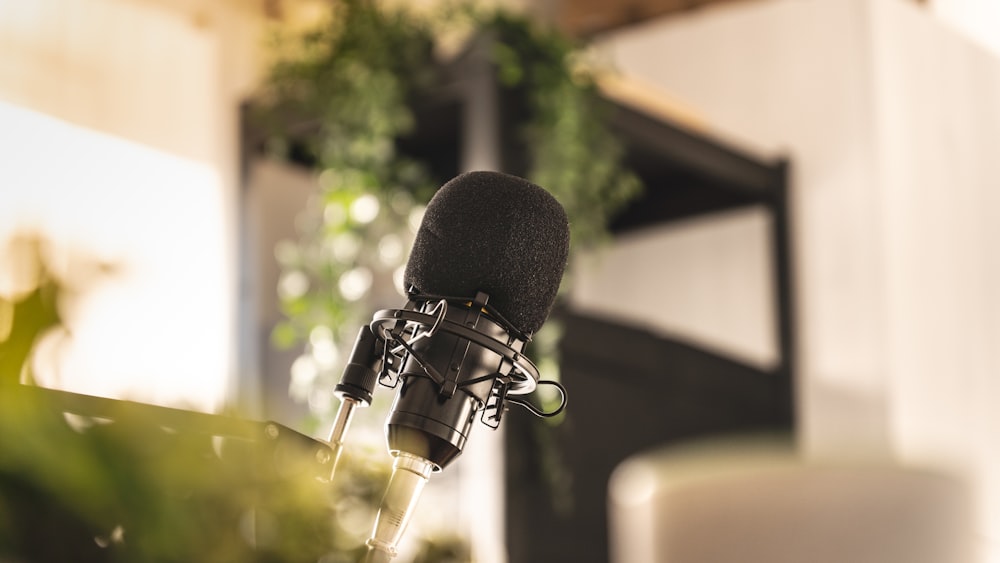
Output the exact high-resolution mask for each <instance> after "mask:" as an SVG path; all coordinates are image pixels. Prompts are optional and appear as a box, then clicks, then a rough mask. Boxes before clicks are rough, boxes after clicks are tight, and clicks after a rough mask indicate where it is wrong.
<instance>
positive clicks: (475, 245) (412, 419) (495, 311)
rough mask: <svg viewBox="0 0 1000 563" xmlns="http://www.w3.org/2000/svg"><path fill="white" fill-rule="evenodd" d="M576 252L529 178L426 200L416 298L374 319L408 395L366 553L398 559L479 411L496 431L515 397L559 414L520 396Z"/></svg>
mask: <svg viewBox="0 0 1000 563" xmlns="http://www.w3.org/2000/svg"><path fill="white" fill-rule="evenodd" d="M568 254H569V223H568V220H567V217H566V213H565V211H564V210H563V208H562V206H561V205H560V204H559V203H558V202H557V201H556V199H555V198H554V197H553V196H552V195H551V194H549V193H548V192H547V191H545V190H544V189H542V188H541V187H539V186H537V185H535V184H533V183H531V182H529V181H527V180H525V179H523V178H519V177H516V176H511V175H508V174H502V173H498V172H470V173H466V174H462V175H460V176H458V177H456V178H454V179H453V180H451V181H449V182H448V183H446V184H445V185H443V186H442V187H441V188H440V189H439V190H438V191H437V193H436V194H435V195H434V197H433V198H432V199H431V201H430V202H429V203H428V205H427V208H426V211H425V213H424V217H423V221H422V223H421V225H420V228H419V229H418V231H417V234H416V238H415V240H414V244H413V249H412V251H411V254H410V258H409V260H408V262H407V264H406V270H405V274H404V283H405V285H406V288H407V294H408V301H407V304H406V306H405V307H404V308H403V309H391V310H383V311H379V312H377V313H375V315H374V317H373V320H372V323H371V325H370V328H371V331H372V333H373V334H374V335H376V336H377V337H378V338H379V340H380V341H382V342H384V343H385V344H384V346H383V364H382V366H381V367H382V371H383V375H382V383H383V384H386V385H389V386H395V387H398V392H397V395H396V398H395V401H394V403H393V405H392V408H391V410H390V413H389V416H388V418H387V420H386V442H387V445H388V449H389V452H390V453H391V454H392V455H393V457H394V458H395V459H394V463H393V472H392V476H391V477H390V482H389V485H388V488H387V490H386V493H385V497H384V498H383V501H382V504H381V506H380V509H379V513H378V515H377V517H376V523H375V526H374V529H373V532H372V536H371V538H370V539H369V540H368V545H369V554H368V559H367V560H368V561H371V562H374V561H387V560H389V559H391V558H392V557H393V556H394V554H395V549H396V544H397V543H398V541H399V539H400V537H401V535H402V532H403V530H404V529H405V527H406V524H407V522H408V520H409V518H410V516H411V515H412V511H413V508H414V506H415V503H416V499H417V497H418V496H419V493H420V491H421V489H422V488H423V485H424V484H425V483H426V482H427V479H428V478H429V476H430V474H431V473H433V472H436V471H440V470H441V469H443V468H444V467H446V466H447V465H448V464H449V463H451V462H452V461H453V460H454V459H455V458H457V457H458V456H459V455H460V454H461V453H462V450H463V448H464V447H465V443H466V441H467V440H468V437H469V433H470V431H471V428H472V426H473V424H474V422H475V420H476V419H477V418H481V419H482V420H483V422H485V423H486V424H487V425H489V426H492V427H494V428H496V427H497V426H498V425H499V422H500V418H501V417H502V415H503V413H504V412H505V411H506V409H507V404H508V403H515V404H520V405H522V406H526V407H527V408H529V410H532V411H534V412H535V413H536V414H543V415H545V414H547V415H550V414H554V413H540V412H538V410H537V409H534V408H533V407H531V406H530V404H529V403H527V402H526V401H524V400H523V399H520V398H519V397H521V396H523V395H527V394H528V393H531V392H532V391H533V390H534V389H535V387H536V386H537V385H538V384H539V383H540V382H539V375H538V370H537V368H536V367H535V366H534V364H533V363H532V362H531V361H530V360H529V359H528V358H527V357H526V356H524V354H523V350H524V347H525V345H526V344H527V342H528V341H530V340H531V337H532V335H533V334H534V333H535V332H536V331H537V330H538V329H539V328H541V326H542V324H543V323H544V322H545V320H546V318H547V317H548V315H549V313H550V311H551V309H552V306H553V303H554V302H555V298H556V294H557V293H558V290H559V284H560V281H561V280H562V276H563V271H564V270H565V267H566V260H567V257H568ZM541 383H552V382H541ZM556 386H557V387H558V388H559V390H560V392H562V391H563V390H562V388H561V386H558V384H556ZM562 404H563V405H565V393H564V392H563V401H562ZM561 408H562V407H561V406H560V408H559V410H561Z"/></svg>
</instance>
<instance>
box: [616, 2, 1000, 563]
mask: <svg viewBox="0 0 1000 563" xmlns="http://www.w3.org/2000/svg"><path fill="white" fill-rule="evenodd" d="M944 4H947V2H941V6H942V7H943V6H944ZM996 25H997V22H993V27H992V28H991V29H996ZM602 48H603V51H604V52H605V53H606V54H607V56H608V57H609V58H610V59H611V60H613V61H614V63H615V64H616V65H617V66H618V68H619V69H621V70H622V71H623V72H624V73H625V74H626V75H629V76H635V77H638V78H641V79H642V80H644V81H645V82H647V83H650V84H653V85H655V86H656V87H657V88H660V89H662V90H664V91H666V92H669V93H670V94H671V95H672V96H675V97H678V98H680V99H682V100H683V101H684V102H685V104H686V105H687V106H688V107H693V108H697V109H698V111H699V112H700V113H701V115H700V119H701V120H702V122H704V123H706V124H707V126H708V127H709V128H711V130H712V132H713V133H714V134H721V135H724V136H725V137H728V138H730V139H733V140H736V141H737V142H739V143H742V144H744V145H745V146H749V147H751V148H753V149H754V150H760V151H762V152H764V153H765V154H772V155H778V154H787V155H788V156H789V157H790V158H791V162H792V167H791V183H792V190H793V191H792V205H793V220H794V231H793V232H794V239H793V244H794V267H795V287H796V298H797V308H798V318H797V319H796V321H797V334H798V342H799V350H798V365H797V369H798V375H799V378H800V380H799V387H798V392H799V396H798V401H799V403H798V404H799V427H800V430H801V439H802V444H801V445H802V446H803V449H804V451H805V452H806V453H807V454H809V455H810V456H811V457H813V458H827V459H829V458H834V459H836V458H841V459H842V458H858V457H863V458H872V457H876V458H879V457H881V458H891V459H893V460H896V461H902V462H907V463H913V462H917V463H921V464H930V465H937V466H944V467H946V468H948V469H950V470H952V471H955V472H957V473H959V474H961V475H962V476H964V477H967V478H968V479H970V481H971V482H972V484H973V485H974V486H975V488H976V489H975V490H976V496H977V498H978V499H979V500H980V507H979V514H978V519H977V530H976V532H977V533H978V534H980V536H981V538H982V544H981V546H980V547H981V548H982V551H983V554H984V560H988V561H995V560H1000V551H998V550H1000V494H998V490H1000V458H998V454H997V453H996V452H997V449H996V447H995V440H996V437H997V436H998V435H1000V434H998V430H1000V414H997V413H1000V409H997V408H995V406H994V405H992V404H991V403H992V402H993V401H994V400H996V399H995V398H996V397H1000V377H997V369H998V367H1000V346H998V344H1000V298H998V297H997V294H996V291H995V289H994V288H995V287H997V286H998V282H1000V277H998V276H1000V255H998V254H997V253H996V252H995V250H994V241H995V240H997V239H998V238H1000V221H998V219H1000V217H998V216H997V215H998V213H1000V205H998V201H997V198H998V197H1000V194H998V192H997V190H996V184H997V178H998V177H1000V160H998V159H996V158H995V156H994V154H993V153H994V152H995V150H996V148H997V147H1000V104H998V102H997V100H1000V58H998V56H997V55H996V54H994V53H992V52H991V51H990V50H988V49H986V48H984V47H983V46H982V44H981V42H980V41H978V40H973V39H969V38H968V37H966V36H965V35H964V34H963V33H962V32H960V31H959V28H958V27H957V26H956V25H954V23H953V22H942V21H941V19H940V18H939V17H938V16H937V14H936V11H935V9H930V8H927V7H920V6H919V5H917V4H915V3H913V2H906V1H904V0H811V1H795V0H769V1H761V2H747V3H734V4H725V5H721V6H718V7H714V8H711V9H704V10H699V11H695V12H692V13H689V14H683V15H678V16H675V17H672V18H669V19H666V20H663V21H658V22H649V23H647V24H644V25H641V26H637V27H636V28H633V29H627V30H622V31H620V32H616V33H614V34H612V35H610V36H608V37H605V38H604V39H603V40H602ZM664 236H669V233H664ZM726 244H727V248H730V250H727V252H739V250H738V249H742V250H743V251H745V252H751V253H752V252H755V247H756V245H758V243H757V242H755V241H754V240H753V239H747V240H738V239H733V240H730V241H728V242H727V243H726ZM733 248H735V249H737V250H733ZM697 250H698V249H697V248H693V249H690V250H689V252H690V253H691V254H692V255H694V254H696V253H697ZM701 250H702V251H703V252H706V253H715V252H718V248H716V247H715V246H703V247H702V248H701ZM609 262H611V263H614V264H615V265H616V266H615V267H616V268H618V270H617V272H616V275H617V276H620V277H621V278H624V279H634V278H636V277H649V278H656V279H659V280H662V284H663V285H662V288H661V290H660V291H661V292H671V291H674V290H678V289H682V288H679V287H675V286H674V285H673V283H674V282H673V281H672V280H675V279H677V276H675V275H674V274H673V272H674V271H675V269H680V268H684V267H685V266H686V264H684V263H680V264H677V263H667V262H658V261H655V260H648V261H645V262H642V263H638V264H634V265H633V267H630V268H623V265H622V263H620V262H614V261H613V260H611V261H609ZM727 275H738V274H735V273H732V272H729V273H727ZM708 281H710V282H711V283H717V282H716V281H713V280H708ZM685 283H687V282H685ZM619 297H621V296H619ZM747 297H750V298H752V297H753V295H752V294H749V293H748V294H747ZM759 322H760V323H761V326H764V323H765V319H761V320H760V321H759ZM748 342H749V340H748Z"/></svg>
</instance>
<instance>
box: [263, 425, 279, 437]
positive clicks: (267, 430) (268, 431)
mask: <svg viewBox="0 0 1000 563" xmlns="http://www.w3.org/2000/svg"><path fill="white" fill-rule="evenodd" d="M264 435H265V436H267V437H268V438H270V439H272V440H277V439H278V427H277V426H275V425H274V424H268V425H267V426H265V427H264Z"/></svg>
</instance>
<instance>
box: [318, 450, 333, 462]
mask: <svg viewBox="0 0 1000 563" xmlns="http://www.w3.org/2000/svg"><path fill="white" fill-rule="evenodd" d="M316 461H317V462H319V464H320V465H326V463H327V462H329V461H330V452H329V451H327V450H325V449H323V448H320V449H318V450H316Z"/></svg>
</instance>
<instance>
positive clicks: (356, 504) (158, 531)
mask: <svg viewBox="0 0 1000 563" xmlns="http://www.w3.org/2000/svg"><path fill="white" fill-rule="evenodd" d="M9 247H10V248H8V250H10V249H11V248H13V249H14V250H13V251H10V252H8V253H7V255H8V256H9V255H11V254H15V255H17V256H18V258H19V259H18V260H14V261H13V262H14V264H13V270H16V271H14V272H12V271H11V270H10V269H6V270H5V271H4V274H5V279H7V280H9V279H10V278H12V277H20V278H21V281H22V282H23V283H22V284H21V286H22V287H19V288H18V290H17V291H9V287H8V288H7V289H8V291H5V292H3V293H0V560H3V561H32V562H43V563H44V562H57V561H58V562H62V561H78V562H84V561H101V562H105V561H106V562H133V561H150V562H182V561H183V562H190V561H248V562H253V561H259V562H265V561H266V562H282V561H303V560H311V561H318V560H322V561H324V562H331V563H332V562H348V561H356V560H357V559H358V558H359V554H360V553H362V552H363V551H362V550H363V549H364V545H363V542H364V539H365V538H366V537H367V531H368V529H367V528H368V526H370V524H371V522H372V521H373V520H374V515H375V511H376V509H377V506H378V502H379V497H380V496H381V494H382V490H383V488H384V483H385V481H386V479H387V477H388V469H387V468H385V467H383V465H384V464H382V463H371V462H369V461H367V460H365V459H361V458H354V459H351V458H350V457H348V458H346V459H345V460H344V461H343V462H342V464H341V466H340V468H339V470H338V473H337V478H336V479H334V480H332V481H330V480H323V479H317V478H316V463H317V461H316V456H315V455H314V454H313V452H311V451H309V450H306V449H303V450H301V451H298V450H297V449H296V446H294V445H293V446H291V449H290V450H289V451H288V452H282V455H280V456H278V455H277V450H275V449H273V448H270V449H269V448H268V447H267V441H266V440H265V439H258V440H254V439H253V436H252V435H247V434H245V433H232V434H230V435H226V436H223V435H213V434H210V433H205V432H186V431H181V430H180V429H179V427H178V426H177V425H174V424H172V423H171V421H172V420H175V419H177V418H178V417H180V419H184V420H186V419H187V418H186V417H195V416H201V417H206V418H211V419H212V420H214V421H220V422H222V423H225V425H226V426H227V427H228V426H229V425H230V424H232V427H233V428H239V429H244V428H256V427H257V426H256V425H255V423H252V422H250V421H240V420H238V419H230V418H229V417H219V416H216V415H204V414H201V413H186V412H185V411H176V412H177V413H180V414H177V415H176V416H174V417H172V418H170V419H167V418H164V417H162V416H161V415H162V414H163V413H164V412H165V411H171V412H173V410H172V409H162V408H154V407H151V406H143V405H136V404H132V403H127V402H124V401H114V400H109V399H100V398H89V399H90V402H84V403H80V404H90V405H99V406H100V407H101V409H100V412H99V413H94V412H83V411H86V410H87V409H83V411H81V410H79V409H69V408H68V405H67V403H66V402H65V401H64V400H61V398H64V397H66V396H67V394H61V393H60V392H58V391H53V390H46V389H41V388H38V387H35V386H33V385H30V384H26V383H30V373H31V370H30V366H31V365H32V364H33V361H34V360H35V357H34V356H35V354H37V350H38V348H37V347H36V346H35V345H36V343H37V342H38V341H39V340H40V338H41V337H42V336H43V335H44V334H45V333H46V332H47V331H49V330H54V329H57V328H59V327H60V325H61V323H62V321H61V314H60V298H61V296H62V295H63V294H64V293H65V290H66V283H65V280H62V279H60V278H59V277H58V276H55V275H52V271H51V269H50V268H49V267H48V266H47V263H46V261H45V257H44V254H45V253H43V252H42V249H43V248H44V247H45V245H44V243H42V242H41V241H40V239H39V238H38V237H33V236H26V237H18V238H15V239H14V240H13V241H11V243H10V245H9ZM7 266H11V264H7ZM25 270H27V274H26V275H22V274H24V271H25ZM80 289H81V288H79V287H76V288H74V291H76V290H80ZM70 395H71V394H70ZM80 404H77V406H79V405H80ZM199 420H201V419H199ZM230 421H232V422H231V423H230ZM262 438H263V436H262ZM293 444H294V443H293Z"/></svg>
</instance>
